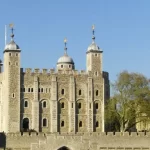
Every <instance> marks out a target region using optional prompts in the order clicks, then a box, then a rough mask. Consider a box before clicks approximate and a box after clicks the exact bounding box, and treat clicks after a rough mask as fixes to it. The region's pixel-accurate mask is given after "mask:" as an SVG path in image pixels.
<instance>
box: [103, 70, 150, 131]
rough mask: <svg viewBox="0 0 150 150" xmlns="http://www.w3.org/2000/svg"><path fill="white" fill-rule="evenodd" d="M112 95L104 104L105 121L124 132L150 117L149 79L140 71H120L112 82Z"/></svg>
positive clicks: (116, 129) (114, 128)
mask: <svg viewBox="0 0 150 150" xmlns="http://www.w3.org/2000/svg"><path fill="white" fill-rule="evenodd" d="M112 89H113V91H114V94H113V96H112V97H111V99H110V100H109V101H107V104H106V110H105V122H106V124H111V125H112V127H113V130H115V131H121V132H125V131H128V130H130V129H131V128H132V127H135V125H136V124H137V123H139V122H142V121H147V120H148V119H149V117H150V80H149V79H148V78H146V77H145V76H144V75H142V74H140V73H129V72H127V71H123V72H121V73H120V74H119V75H118V76H117V80H116V81H115V82H114V84H112Z"/></svg>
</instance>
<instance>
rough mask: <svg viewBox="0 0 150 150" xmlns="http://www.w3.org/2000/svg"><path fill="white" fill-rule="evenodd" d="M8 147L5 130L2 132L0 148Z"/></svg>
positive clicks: (0, 134)
mask: <svg viewBox="0 0 150 150" xmlns="http://www.w3.org/2000/svg"><path fill="white" fill-rule="evenodd" d="M5 147H6V135H5V133H3V132H0V148H4V149H5Z"/></svg>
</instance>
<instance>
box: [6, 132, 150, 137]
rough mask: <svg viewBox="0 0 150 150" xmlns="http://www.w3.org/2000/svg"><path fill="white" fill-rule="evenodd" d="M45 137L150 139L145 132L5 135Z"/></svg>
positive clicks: (11, 135)
mask: <svg viewBox="0 0 150 150" xmlns="http://www.w3.org/2000/svg"><path fill="white" fill-rule="evenodd" d="M47 136H55V137H57V136H72V137H75V136H78V137H80V136H82V137H108V136H111V137H116V136H117V137H144V136H145V137H150V133H149V132H147V133H145V132H99V133H96V132H95V133H94V132H93V133H76V134H74V133H43V132H39V133H37V132H31V133H29V132H24V133H21V132H20V133H7V134H6V137H39V138H40V137H41V138H43V137H47Z"/></svg>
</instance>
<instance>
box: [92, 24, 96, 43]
mask: <svg viewBox="0 0 150 150" xmlns="http://www.w3.org/2000/svg"><path fill="white" fill-rule="evenodd" d="M92 32H93V37H92V40H93V42H94V41H95V35H94V34H95V25H92Z"/></svg>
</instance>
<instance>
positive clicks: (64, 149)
mask: <svg viewBox="0 0 150 150" xmlns="http://www.w3.org/2000/svg"><path fill="white" fill-rule="evenodd" d="M58 150H71V149H69V148H68V147H66V146H63V147H60V148H59V149H58Z"/></svg>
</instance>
